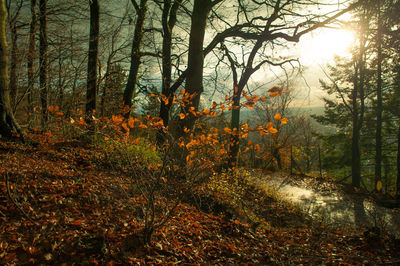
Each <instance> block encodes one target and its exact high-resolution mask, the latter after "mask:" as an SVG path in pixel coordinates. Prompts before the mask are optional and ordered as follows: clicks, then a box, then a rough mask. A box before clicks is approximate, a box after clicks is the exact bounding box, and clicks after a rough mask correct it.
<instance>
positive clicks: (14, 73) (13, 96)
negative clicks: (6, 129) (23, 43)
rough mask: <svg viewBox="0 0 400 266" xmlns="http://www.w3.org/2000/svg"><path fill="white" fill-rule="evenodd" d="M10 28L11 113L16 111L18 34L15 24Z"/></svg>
mask: <svg viewBox="0 0 400 266" xmlns="http://www.w3.org/2000/svg"><path fill="white" fill-rule="evenodd" d="M10 26H11V56H10V59H11V62H10V84H9V86H10V97H11V109H12V110H13V113H15V110H16V109H17V106H16V103H17V94H18V88H17V58H18V57H17V54H18V52H17V41H18V34H17V26H16V25H15V22H14V23H13V24H12V25H10Z"/></svg>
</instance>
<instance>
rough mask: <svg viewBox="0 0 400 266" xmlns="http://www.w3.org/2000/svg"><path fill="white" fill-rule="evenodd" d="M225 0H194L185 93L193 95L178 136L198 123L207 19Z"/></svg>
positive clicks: (180, 124)
mask: <svg viewBox="0 0 400 266" xmlns="http://www.w3.org/2000/svg"><path fill="white" fill-rule="evenodd" d="M222 1H223V0H214V1H212V0H194V3H193V11H192V14H191V15H192V18H191V26H190V35H189V53H188V63H187V65H188V66H187V70H186V72H187V73H186V80H185V92H186V93H188V94H189V95H191V98H190V99H191V101H190V103H188V104H186V105H185V106H183V107H182V111H181V112H182V113H184V114H185V115H186V116H185V118H184V119H181V120H180V123H179V133H178V135H180V136H183V135H185V128H186V129H189V130H191V129H193V127H194V123H195V121H196V116H195V115H194V113H195V112H196V111H197V110H198V108H199V104H200V96H201V93H202V92H203V68H204V52H203V43H204V35H205V32H206V25H207V18H208V14H209V13H210V11H211V9H212V8H213V7H214V6H215V5H217V4H219V3H220V2H222Z"/></svg>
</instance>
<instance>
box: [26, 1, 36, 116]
mask: <svg viewBox="0 0 400 266" xmlns="http://www.w3.org/2000/svg"><path fill="white" fill-rule="evenodd" d="M35 7H36V0H31V6H30V9H31V21H30V23H29V48H28V58H27V72H28V87H27V93H28V112H30V113H32V112H33V88H34V83H35V73H34V59H35V50H36V49H35V34H36V23H37V19H36V11H35Z"/></svg>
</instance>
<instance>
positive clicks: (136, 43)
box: [123, 0, 148, 117]
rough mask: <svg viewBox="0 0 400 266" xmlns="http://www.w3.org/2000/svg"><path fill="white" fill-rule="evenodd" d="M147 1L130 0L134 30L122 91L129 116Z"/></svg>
mask: <svg viewBox="0 0 400 266" xmlns="http://www.w3.org/2000/svg"><path fill="white" fill-rule="evenodd" d="M147 1H148V0H140V5H138V4H137V3H136V0H131V2H132V5H133V7H134V8H135V11H136V15H137V18H136V24H135V32H134V34H133V40H132V51H131V65H130V69H129V75H128V82H127V83H126V88H125V91H124V98H123V102H124V105H125V107H127V108H128V110H124V112H125V117H129V115H130V112H131V108H132V98H133V96H134V94H135V91H136V83H137V79H138V73H139V67H140V57H141V54H140V49H141V45H142V39H143V27H144V21H145V17H146V12H147Z"/></svg>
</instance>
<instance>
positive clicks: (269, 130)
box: [268, 127, 278, 134]
mask: <svg viewBox="0 0 400 266" xmlns="http://www.w3.org/2000/svg"><path fill="white" fill-rule="evenodd" d="M268 132H269V133H271V134H275V133H277V132H278V130H277V129H276V128H273V127H271V128H270V129H268Z"/></svg>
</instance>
